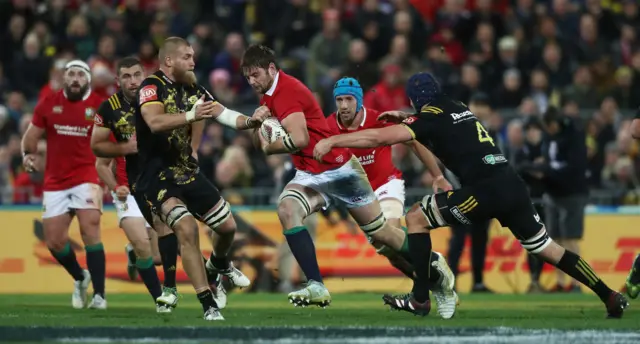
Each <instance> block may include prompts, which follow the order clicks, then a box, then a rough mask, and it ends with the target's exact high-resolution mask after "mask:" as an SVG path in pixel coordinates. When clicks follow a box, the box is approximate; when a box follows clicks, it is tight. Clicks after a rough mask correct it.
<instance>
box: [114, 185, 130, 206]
mask: <svg viewBox="0 0 640 344" xmlns="http://www.w3.org/2000/svg"><path fill="white" fill-rule="evenodd" d="M115 191H116V197H118V200H120V201H121V202H126V201H127V196H129V193H130V191H129V188H128V187H127V186H126V185H120V186H118V187H116V190H115Z"/></svg>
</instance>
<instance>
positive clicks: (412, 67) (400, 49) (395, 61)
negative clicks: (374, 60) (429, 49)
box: [380, 35, 421, 80]
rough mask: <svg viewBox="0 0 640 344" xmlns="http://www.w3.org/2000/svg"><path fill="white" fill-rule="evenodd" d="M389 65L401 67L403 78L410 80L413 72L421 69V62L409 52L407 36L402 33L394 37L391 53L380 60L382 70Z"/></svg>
mask: <svg viewBox="0 0 640 344" xmlns="http://www.w3.org/2000/svg"><path fill="white" fill-rule="evenodd" d="M388 65H395V66H398V67H400V70H401V71H402V79H403V80H408V79H409V77H410V76H411V75H412V74H414V73H417V72H419V71H420V68H421V66H420V62H418V60H417V59H416V58H415V57H413V56H411V55H410V54H409V41H408V40H407V37H405V36H402V35H396V36H394V37H393V39H392V40H391V47H390V49H389V53H388V54H387V55H386V56H385V57H384V58H383V59H382V61H380V70H384V69H385V67H386V66H388Z"/></svg>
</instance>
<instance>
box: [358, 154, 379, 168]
mask: <svg viewBox="0 0 640 344" xmlns="http://www.w3.org/2000/svg"><path fill="white" fill-rule="evenodd" d="M358 161H360V165H362V166H365V165H371V164H373V163H374V162H376V151H375V150H374V151H373V152H371V154H367V155H362V156H359V157H358Z"/></svg>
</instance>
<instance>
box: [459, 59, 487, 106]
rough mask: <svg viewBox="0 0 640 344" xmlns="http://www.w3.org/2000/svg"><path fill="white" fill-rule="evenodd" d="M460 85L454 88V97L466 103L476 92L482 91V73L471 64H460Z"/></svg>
mask: <svg viewBox="0 0 640 344" xmlns="http://www.w3.org/2000/svg"><path fill="white" fill-rule="evenodd" d="M461 73H462V76H461V85H460V86H457V87H455V88H454V90H455V91H454V95H455V96H454V98H456V99H460V101H462V102H464V103H468V102H469V100H470V99H471V96H473V95H474V94H475V93H477V92H481V91H482V75H481V74H480V71H479V70H478V67H476V66H475V65H473V64H470V63H467V64H465V65H464V66H462V72H461Z"/></svg>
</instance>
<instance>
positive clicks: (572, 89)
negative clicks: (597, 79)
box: [562, 66, 599, 109]
mask: <svg viewBox="0 0 640 344" xmlns="http://www.w3.org/2000/svg"><path fill="white" fill-rule="evenodd" d="M562 98H563V99H567V100H568V99H570V100H573V101H575V102H576V103H577V104H578V106H579V107H581V108H588V109H592V108H596V107H597V106H598V104H599V99H598V93H597V92H596V90H595V88H593V79H592V77H591V71H590V70H589V67H586V66H581V67H578V69H577V70H576V71H575V73H574V74H573V83H572V84H571V85H569V86H567V87H566V88H565V89H564V91H563V92H562Z"/></svg>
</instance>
